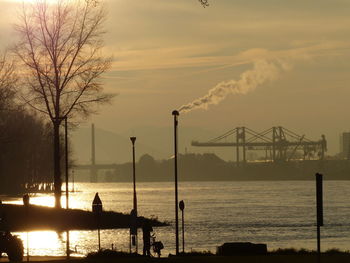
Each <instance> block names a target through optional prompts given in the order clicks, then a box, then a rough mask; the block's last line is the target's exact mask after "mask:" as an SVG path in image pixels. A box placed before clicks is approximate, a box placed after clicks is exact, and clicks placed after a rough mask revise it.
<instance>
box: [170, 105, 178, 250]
mask: <svg viewBox="0 0 350 263" xmlns="http://www.w3.org/2000/svg"><path fill="white" fill-rule="evenodd" d="M172 115H173V116H174V174H175V244H176V255H179V213H178V190H177V126H178V116H179V112H178V111H177V110H174V111H173V112H172Z"/></svg>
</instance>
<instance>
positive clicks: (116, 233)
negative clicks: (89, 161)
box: [7, 181, 350, 256]
mask: <svg viewBox="0 0 350 263" xmlns="http://www.w3.org/2000/svg"><path fill="white" fill-rule="evenodd" d="M75 188H76V189H77V190H78V191H77V192H75V193H70V200H69V202H70V207H71V208H81V209H88V210H91V202H92V200H93V198H94V195H95V193H96V192H98V193H99V195H100V198H101V200H102V202H103V209H104V210H113V211H118V212H123V213H129V212H130V210H131V208H132V184H130V183H108V184H107V183H95V184H94V183H76V184H75ZM137 197H138V211H139V214H140V215H142V216H146V217H152V216H156V217H158V219H159V220H162V221H164V220H165V221H169V222H170V223H171V226H169V227H162V228H154V230H155V234H156V236H157V240H161V241H162V242H163V244H164V246H165V248H164V250H163V255H168V254H169V253H174V250H175V234H174V232H175V230H174V229H175V228H174V215H175V212H174V210H175V208H174V187H173V183H171V182H161V183H160V182H159V183H137ZM179 200H184V202H185V205H186V207H185V242H186V244H185V249H186V250H187V251H190V250H196V251H203V250H210V251H212V252H215V251H216V247H217V246H218V245H221V244H223V243H224V242H232V241H250V242H259V243H266V244H267V245H268V249H270V250H271V249H275V248H288V247H294V248H307V249H316V226H315V224H316V209H315V182H312V181H269V182H267V181H256V182H232V181H231V182H182V183H180V184H179ZM349 200H350V181H325V182H324V224H325V225H324V227H322V228H321V237H322V249H323V250H326V249H330V248H339V249H342V250H348V249H349V244H350V207H349ZM21 202H22V201H21V200H11V201H8V202H7V203H21ZM31 203H32V204H40V205H47V206H53V204H54V199H53V196H48V195H40V194H38V195H36V196H35V197H32V198H31ZM62 203H63V204H65V200H64V199H63V200H62ZM179 218H180V219H181V214H180V216H179ZM180 226H181V224H180ZM180 233H181V228H180ZM16 234H17V235H19V236H20V237H21V238H22V240H23V241H24V242H23V243H24V245H25V251H26V249H27V248H26V244H27V234H26V233H16ZM28 237H29V253H30V254H31V255H64V254H65V248H66V243H65V242H66V233H56V232H51V231H39V232H30V233H29V234H28ZM180 238H181V235H180ZM180 241H181V239H180ZM70 244H71V249H72V250H74V251H75V250H76V252H77V253H76V254H73V255H76V256H84V255H86V254H87V253H88V252H91V251H96V250H97V249H98V243H97V231H71V232H70ZM111 244H113V245H114V248H117V249H118V250H124V251H129V230H128V229H117V230H102V231H101V246H102V247H103V248H111ZM139 244H140V249H139V252H141V251H142V231H140V232H139ZM180 245H181V242H180ZM181 249H182V247H181V246H180V250H181Z"/></svg>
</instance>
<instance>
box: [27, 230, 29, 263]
mask: <svg viewBox="0 0 350 263" xmlns="http://www.w3.org/2000/svg"><path fill="white" fill-rule="evenodd" d="M27 262H29V233H28V231H27Z"/></svg>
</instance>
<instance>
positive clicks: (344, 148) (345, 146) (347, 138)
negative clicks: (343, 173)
mask: <svg viewBox="0 0 350 263" xmlns="http://www.w3.org/2000/svg"><path fill="white" fill-rule="evenodd" d="M340 153H341V156H342V157H343V158H345V159H348V160H350V132H343V133H342V134H341V135H340Z"/></svg>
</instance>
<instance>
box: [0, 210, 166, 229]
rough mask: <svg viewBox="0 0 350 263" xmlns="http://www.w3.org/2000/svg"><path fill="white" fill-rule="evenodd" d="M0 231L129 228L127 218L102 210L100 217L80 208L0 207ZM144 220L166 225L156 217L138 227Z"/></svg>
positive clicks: (128, 217) (140, 220)
mask: <svg viewBox="0 0 350 263" xmlns="http://www.w3.org/2000/svg"><path fill="white" fill-rule="evenodd" d="M0 217H1V218H2V220H1V221H0V222H1V223H0V230H9V231H15V232H22V231H35V230H55V231H66V230H93V229H97V228H100V229H116V228H129V227H130V215H129V214H122V213H118V212H114V211H103V212H102V213H101V215H100V216H99V217H96V215H95V214H94V213H92V212H90V211H85V210H80V209H56V208H52V207H45V206H36V205H29V206H28V207H25V206H23V205H13V204H2V205H0ZM144 221H147V222H149V223H150V224H151V225H152V226H166V225H168V224H167V223H166V222H160V221H159V220H157V219H155V218H144V217H138V224H139V226H141V225H142V223H143V222H144Z"/></svg>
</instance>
